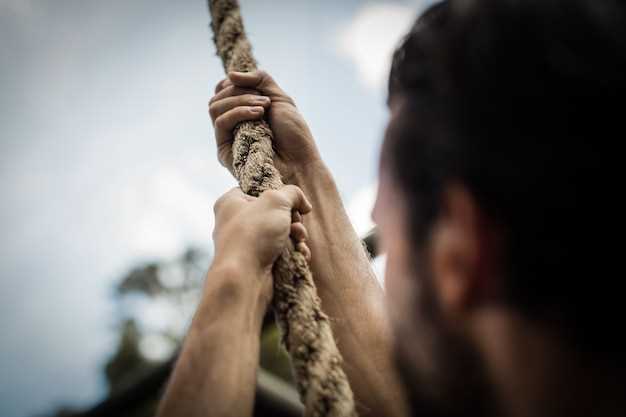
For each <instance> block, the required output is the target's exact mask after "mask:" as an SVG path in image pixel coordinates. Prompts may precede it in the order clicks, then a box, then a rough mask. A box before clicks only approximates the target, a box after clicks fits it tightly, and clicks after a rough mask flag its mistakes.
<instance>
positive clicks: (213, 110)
mask: <svg viewBox="0 0 626 417" xmlns="http://www.w3.org/2000/svg"><path fill="white" fill-rule="evenodd" d="M209 116H211V119H215V118H216V117H217V106H216V105H215V103H210V104H209Z"/></svg>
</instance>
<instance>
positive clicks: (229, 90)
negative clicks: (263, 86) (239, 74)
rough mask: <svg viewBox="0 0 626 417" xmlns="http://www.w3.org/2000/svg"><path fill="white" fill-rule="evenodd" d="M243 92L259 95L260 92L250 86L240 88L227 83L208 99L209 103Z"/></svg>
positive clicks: (239, 94)
mask: <svg viewBox="0 0 626 417" xmlns="http://www.w3.org/2000/svg"><path fill="white" fill-rule="evenodd" d="M244 94H256V95H257V96H260V95H261V92H260V91H258V90H252V89H250V88H241V87H237V86H234V85H229V86H227V87H224V88H223V89H222V90H221V91H220V92H219V93H217V94H215V95H214V96H213V97H211V100H209V104H211V103H213V102H215V101H218V100H222V99H224V98H226V97H232V96H241V95H244Z"/></svg>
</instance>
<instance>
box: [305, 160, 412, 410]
mask: <svg viewBox="0 0 626 417" xmlns="http://www.w3.org/2000/svg"><path fill="white" fill-rule="evenodd" d="M295 179H296V181H297V183H296V184H297V185H298V186H300V187H301V188H302V189H303V190H304V192H305V194H306V195H307V196H308V197H309V199H310V200H311V202H312V204H313V211H312V212H311V214H309V215H308V216H306V218H305V225H306V227H307V230H308V232H309V237H310V238H309V241H308V244H309V247H310V249H311V252H312V261H311V269H312V272H313V276H314V279H315V283H316V285H317V288H318V293H319V296H320V298H321V300H322V307H323V310H324V312H325V313H326V314H328V315H329V316H330V318H331V322H332V327H333V331H334V334H335V336H336V339H337V341H338V347H339V349H340V351H341V353H342V355H343V358H344V361H345V363H346V365H345V367H344V369H345V371H346V373H347V375H348V378H349V379H350V382H351V385H352V388H353V390H354V394H355V397H356V400H357V404H359V405H360V407H359V412H360V415H362V416H366V415H372V416H400V415H403V414H404V410H405V408H404V400H403V398H402V393H401V389H400V384H399V383H398V380H397V377H396V375H395V371H394V367H393V363H392V354H393V352H392V339H391V334H390V333H391V332H390V328H389V324H388V320H387V314H386V308H385V305H384V293H383V291H382V288H381V287H380V285H379V284H378V282H377V280H376V277H375V275H374V273H373V270H372V268H371V265H370V260H369V257H368V255H367V253H366V251H365V250H364V248H363V245H362V243H361V240H360V238H359V237H358V236H357V234H356V232H355V230H354V228H353V227H352V224H351V223H350V220H349V218H348V216H347V214H346V211H345V209H344V206H343V203H342V201H341V198H340V196H339V192H338V191H337V188H336V185H335V183H334V180H333V179H332V176H331V175H330V173H329V171H328V170H327V169H326V168H325V167H324V166H323V165H322V164H321V163H320V164H317V165H313V166H309V167H307V170H306V172H305V171H303V172H302V173H301V175H299V176H298V177H295Z"/></svg>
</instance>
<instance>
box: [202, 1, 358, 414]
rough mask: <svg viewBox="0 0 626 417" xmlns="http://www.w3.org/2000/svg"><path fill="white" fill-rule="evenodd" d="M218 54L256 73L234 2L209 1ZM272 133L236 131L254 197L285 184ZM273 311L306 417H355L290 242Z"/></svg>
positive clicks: (252, 125)
mask: <svg viewBox="0 0 626 417" xmlns="http://www.w3.org/2000/svg"><path fill="white" fill-rule="evenodd" d="M209 10H210V12H211V16H212V22H211V27H212V29H213V33H214V41H215V46H216V47H217V54H218V55H219V56H220V57H221V59H222V63H223V64H224V70H225V71H226V72H230V71H240V72H248V71H253V70H255V69H256V61H255V60H254V57H253V56H252V48H251V46H250V43H249V42H248V39H247V37H246V34H245V32H244V28H243V22H242V20H241V14H240V11H239V4H238V2H237V1H236V0H209ZM273 158H274V150H273V149H272V131H271V129H270V127H269V125H268V124H267V122H265V121H251V122H244V123H241V124H240V125H238V126H237V127H236V128H235V130H234V143H233V159H234V162H233V168H234V172H235V176H236V177H237V180H238V181H239V185H240V186H241V189H242V190H243V191H244V192H245V193H247V194H250V195H253V196H258V195H259V194H261V193H262V192H264V191H266V190H272V189H278V188H280V187H282V185H283V182H282V179H281V176H280V173H279V172H278V170H277V169H276V168H275V167H274V161H273ZM272 303H273V309H274V312H275V315H276V319H277V322H278V324H279V326H280V328H281V330H282V332H283V342H284V344H285V347H286V348H287V351H288V352H289V354H290V356H291V363H292V367H293V371H294V374H295V377H296V381H297V386H298V392H299V393H300V398H301V400H302V402H303V404H304V406H305V416H307V417H347V416H350V417H356V415H357V413H356V411H355V408H354V398H353V395H352V390H351V389H350V385H349V383H348V378H347V377H346V374H345V373H344V371H343V369H342V363H343V360H342V358H341V354H340V353H339V350H338V349H337V345H336V344H335V339H334V338H333V334H332V330H331V327H330V323H329V320H328V317H327V316H326V315H325V314H324V313H323V312H322V309H321V306H320V299H319V298H318V296H317V290H316V288H315V284H314V283H313V277H312V275H311V271H310V269H309V265H308V264H307V261H306V259H305V258H304V256H303V255H302V254H301V253H300V252H298V251H297V250H296V249H295V247H294V245H293V242H290V243H289V244H288V247H287V248H285V249H284V250H283V252H282V254H281V256H280V257H279V259H278V260H277V262H276V265H275V267H274V299H273V302H272Z"/></svg>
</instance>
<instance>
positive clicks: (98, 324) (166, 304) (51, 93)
mask: <svg viewBox="0 0 626 417" xmlns="http://www.w3.org/2000/svg"><path fill="white" fill-rule="evenodd" d="M429 3H431V1H429V0H421V1H418V0H412V1H409V0H407V1H369V2H364V1H356V0H342V1H328V0H324V1H322V0H316V1H310V0H309V1H304V0H289V1H283V0H273V1H272V2H267V1H260V0H242V1H241V6H242V10H243V16H244V21H245V24H246V27H247V31H248V34H249V37H250V39H251V41H252V43H253V46H254V48H255V54H256V56H257V58H258V60H259V62H260V66H261V67H262V68H264V69H266V70H267V71H269V72H270V73H271V74H272V75H273V76H274V78H275V79H276V80H277V81H278V83H279V84H280V85H281V86H282V87H283V88H284V89H285V90H286V91H287V92H288V93H289V94H291V95H292V96H293V97H294V98H295V100H296V102H297V104H298V107H299V108H300V110H301V112H302V113H303V114H304V116H305V118H306V120H307V121H308V122H309V125H310V127H311V129H312V131H313V133H314V135H315V138H316V140H317V143H318V145H319V147H320V150H321V153H322V156H323V158H324V160H325V161H326V163H327V164H328V166H329V167H330V169H331V170H332V172H333V174H334V175H335V178H336V181H337V183H338V186H339V189H340V191H341V194H342V196H343V197H344V200H345V202H346V205H347V207H348V210H349V214H350V216H351V219H352V220H353V222H354V225H355V227H356V228H357V231H358V232H359V233H360V234H365V233H366V232H367V231H368V230H369V228H370V227H371V222H370V219H369V214H370V209H371V206H372V202H373V198H374V192H375V183H376V170H377V153H378V148H379V145H380V140H381V138H382V134H383V129H384V126H385V122H386V117H387V111H386V107H385V87H386V75H387V71H388V66H389V58H390V54H391V53H392V50H393V47H394V45H396V44H397V42H398V41H399V39H400V38H401V36H402V35H403V34H404V33H405V32H406V31H407V30H408V28H409V27H410V25H411V23H412V22H413V20H414V19H415V16H416V15H417V13H418V12H419V11H420V10H422V9H423V8H424V7H425V6H426V5H427V4H429ZM208 24H209V16H208V12H207V6H206V3H205V1H204V0H184V1H176V2H173V1H165V0H151V1H147V0H133V1H126V0H110V1H106V2H102V1H95V0H54V1H53V0H47V1H46V0H0V59H1V66H0V139H1V141H0V192H1V195H2V206H1V208H0V230H1V231H2V233H1V234H0V251H1V252H0V253H1V257H0V277H1V279H2V290H1V292H0V329H1V331H2V334H1V341H0V369H1V370H2V372H1V373H0V416H2V417H27V416H35V415H38V416H52V415H75V413H78V412H83V413H87V414H83V415H88V413H89V411H88V410H92V411H93V410H94V407H96V405H97V404H102V403H103V402H104V403H106V402H107V401H109V402H110V401H111V399H115V398H127V397H128V395H126V397H123V395H122V396H120V395H118V394H120V393H122V394H124V392H128V390H129V389H136V387H137V386H138V384H139V385H141V383H143V384H144V385H143V386H144V387H146V390H148V391H150V389H152V388H150V387H153V386H156V389H152V391H151V392H150V393H148V395H145V396H139V395H137V393H136V392H134V391H133V392H131V394H129V395H130V396H131V397H132V398H135V399H138V400H139V399H141V401H144V400H143V399H144V397H145V398H151V400H149V401H144V402H143V405H141V407H140V409H138V408H136V406H133V407H135V409H134V411H132V413H131V411H130V408H129V407H125V408H127V409H128V412H129V414H128V415H149V414H150V413H151V412H152V410H153V408H152V407H153V406H154V402H155V401H156V398H157V396H158V389H159V386H160V385H159V384H160V383H159V382H158V381H162V377H161V379H158V378H157V379H156V381H157V382H156V385H155V384H153V385H150V386H149V385H147V382H145V381H148V380H150V378H151V377H154V375H155V372H156V373H158V372H161V371H163V370H167V368H166V366H167V364H169V363H171V358H172V357H173V355H175V352H176V349H177V346H178V344H179V342H180V340H181V338H182V337H183V335H184V333H185V329H186V326H187V324H188V323H189V320H190V317H191V314H192V313H193V310H194V307H195V303H196V302H197V289H198V287H199V286H200V285H201V283H202V279H203V277H204V273H205V272H206V270H207V268H208V265H209V263H210V261H211V252H212V247H211V239H210V236H211V230H212V226H213V212H212V204H213V201H214V200H215V199H217V198H218V197H219V196H220V195H221V194H223V193H224V192H225V191H227V190H228V189H230V188H231V187H233V186H235V182H234V180H233V179H232V178H231V177H230V176H229V174H228V172H227V171H226V170H225V169H224V168H223V167H221V166H220V165H219V164H218V163H217V158H216V152H215V146H214V141H213V131H212V127H211V125H210V121H209V118H208V115H207V101H208V100H209V98H210V97H211V95H212V92H213V88H214V85H215V84H216V83H217V82H218V81H219V80H220V79H221V78H223V72H222V67H221V64H220V61H219V59H218V58H217V57H216V56H215V50H214V47H213V44H212V41H211V33H210V31H209V26H208ZM382 262H383V261H378V262H377V263H376V264H377V270H378V271H380V270H381V264H382ZM278 338H279V336H278V334H277V333H276V330H275V328H274V327H273V326H272V324H271V320H270V321H269V323H268V325H267V326H266V329H265V331H264V335H263V353H262V366H263V368H264V369H266V370H268V371H270V374H272V375H273V377H277V378H279V380H278V381H277V382H278V383H279V386H280V383H287V384H288V383H289V381H290V375H289V369H288V365H287V364H286V363H285V361H284V355H283V353H282V352H281V351H280V350H279V349H278V348H277V347H278ZM163 372H165V371H163ZM270 376H271V375H270ZM141 381H143V382H141ZM281 381H282V382H281ZM275 382H276V381H275ZM133 387H134V388H133ZM116 396H117V397H116ZM96 408H97V407H96ZM123 408H124V407H123ZM142 413H144V414H142ZM118 415H122V414H118Z"/></svg>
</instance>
